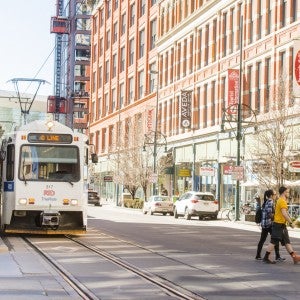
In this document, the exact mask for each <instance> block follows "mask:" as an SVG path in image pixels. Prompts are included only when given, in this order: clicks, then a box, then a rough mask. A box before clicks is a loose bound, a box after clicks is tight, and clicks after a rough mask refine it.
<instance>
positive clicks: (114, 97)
mask: <svg viewBox="0 0 300 300" xmlns="http://www.w3.org/2000/svg"><path fill="white" fill-rule="evenodd" d="M111 102H112V104H111V106H112V108H111V109H112V111H113V112H114V111H115V110H116V89H112V90H111Z"/></svg>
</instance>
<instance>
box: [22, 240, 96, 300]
mask: <svg viewBox="0 0 300 300" xmlns="http://www.w3.org/2000/svg"><path fill="white" fill-rule="evenodd" d="M23 240H24V241H25V242H26V243H27V244H28V245H29V246H30V247H32V248H34V249H35V250H36V251H37V253H38V254H39V255H41V256H42V257H44V259H45V260H46V261H47V262H48V263H50V265H51V266H52V267H54V269H55V270H56V272H57V273H58V274H59V275H60V276H61V277H62V278H63V280H64V281H65V282H66V283H67V284H69V285H70V286H71V288H72V289H73V290H74V291H75V292H76V293H77V294H78V295H79V296H80V297H81V298H82V299H86V300H96V299H99V298H98V297H97V296H96V295H95V294H93V293H92V292H91V291H90V290H88V289H87V288H86V287H85V286H84V285H83V284H82V283H81V282H80V281H78V280H77V279H76V278H75V277H74V276H73V275H72V274H71V273H70V272H68V271H67V270H66V269H65V268H64V267H63V266H62V265H61V264H59V263H57V262H56V261H55V260H54V259H53V258H52V257H51V256H50V255H48V254H47V253H46V252H45V251H43V250H42V249H41V248H40V247H38V246H37V245H36V244H35V243H33V242H32V241H31V240H30V238H26V237H23Z"/></svg>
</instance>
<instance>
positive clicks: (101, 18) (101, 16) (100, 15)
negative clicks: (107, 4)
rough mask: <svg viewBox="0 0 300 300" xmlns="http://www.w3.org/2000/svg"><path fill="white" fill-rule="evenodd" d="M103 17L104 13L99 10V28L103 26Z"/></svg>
mask: <svg viewBox="0 0 300 300" xmlns="http://www.w3.org/2000/svg"><path fill="white" fill-rule="evenodd" d="M103 16H104V12H103V9H101V10H100V12H99V17H100V27H102V26H103V24H104V18H103Z"/></svg>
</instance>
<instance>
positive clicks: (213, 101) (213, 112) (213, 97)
mask: <svg viewBox="0 0 300 300" xmlns="http://www.w3.org/2000/svg"><path fill="white" fill-rule="evenodd" d="M210 101H211V126H213V125H215V124H216V111H217V110H216V82H215V81H213V82H212V83H211V100H210Z"/></svg>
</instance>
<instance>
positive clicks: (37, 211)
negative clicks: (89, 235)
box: [0, 121, 88, 234]
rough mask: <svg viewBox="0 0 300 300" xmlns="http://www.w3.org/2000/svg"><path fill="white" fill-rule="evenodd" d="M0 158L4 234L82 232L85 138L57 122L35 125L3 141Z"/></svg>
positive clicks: (16, 132)
mask: <svg viewBox="0 0 300 300" xmlns="http://www.w3.org/2000/svg"><path fill="white" fill-rule="evenodd" d="M0 154H1V173H2V184H1V191H2V193H1V227H2V229H3V231H4V232H6V233H31V234H83V233H85V232H86V229H87V212H86V206H87V190H88V188H87V179H88V178H87V163H88V145H87V137H86V136H85V135H83V134H81V133H74V132H73V130H72V129H70V128H69V127H67V126H65V125H63V124H61V123H59V122H56V121H50V122H46V121H34V122H31V123H29V124H26V125H23V126H21V127H20V128H19V129H18V130H15V131H14V132H13V133H11V134H7V135H5V136H4V137H3V139H2V145H1V150H0Z"/></svg>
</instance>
